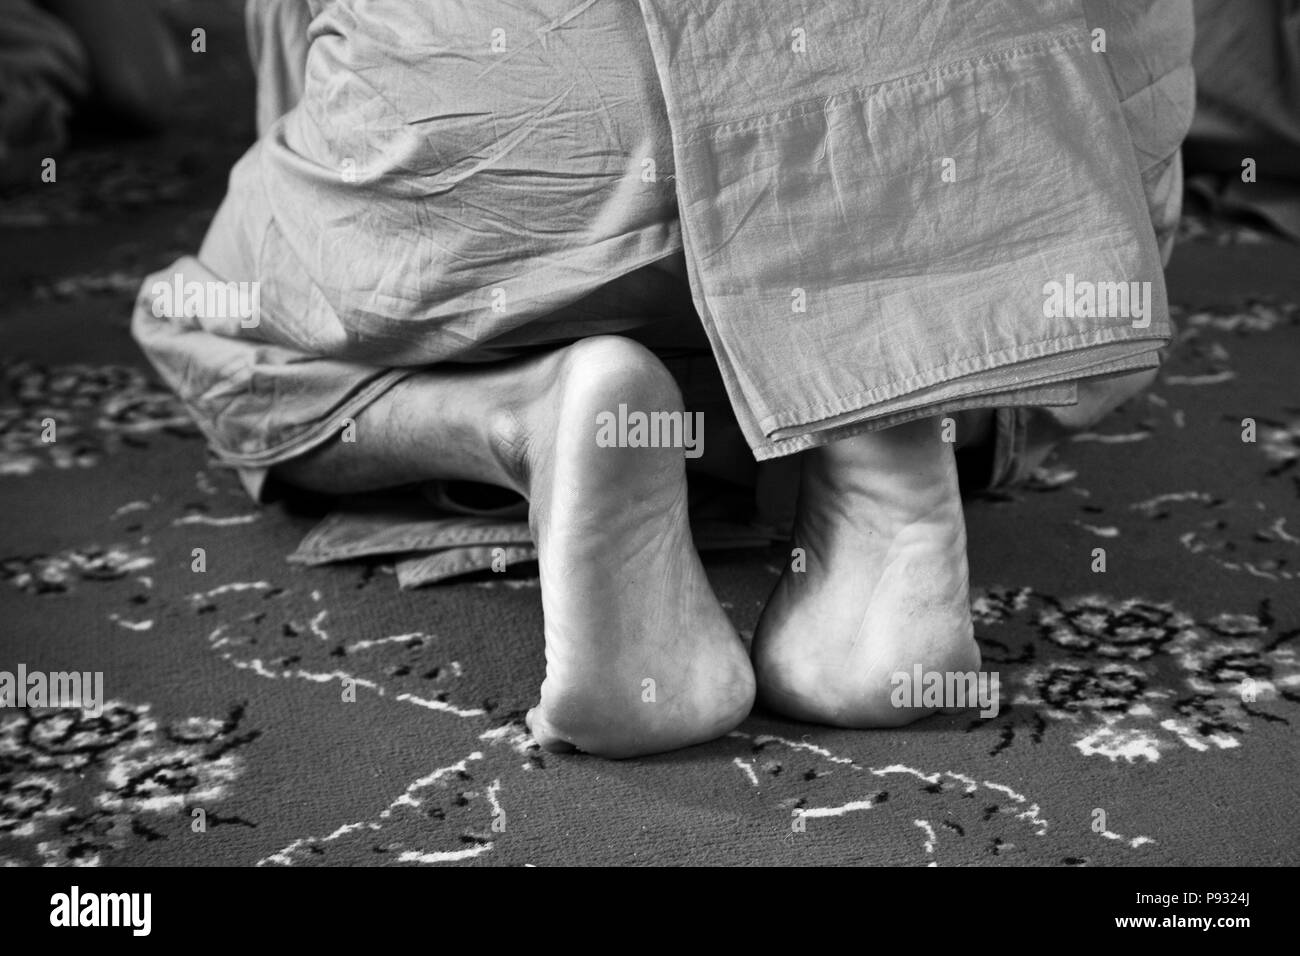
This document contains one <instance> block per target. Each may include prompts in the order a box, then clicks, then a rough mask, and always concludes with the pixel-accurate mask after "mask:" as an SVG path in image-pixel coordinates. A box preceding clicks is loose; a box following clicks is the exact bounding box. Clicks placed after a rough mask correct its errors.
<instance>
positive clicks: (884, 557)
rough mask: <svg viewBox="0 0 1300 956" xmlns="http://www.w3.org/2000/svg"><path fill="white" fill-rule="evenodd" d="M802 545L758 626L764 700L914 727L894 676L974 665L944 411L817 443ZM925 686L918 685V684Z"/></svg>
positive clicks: (818, 716)
mask: <svg viewBox="0 0 1300 956" xmlns="http://www.w3.org/2000/svg"><path fill="white" fill-rule="evenodd" d="M793 543H794V547H795V548H797V549H802V560H803V561H805V562H806V566H805V567H804V569H803V570H799V569H798V568H799V567H800V558H799V555H800V552H795V557H794V558H792V561H791V564H790V565H788V566H787V567H786V570H785V572H784V574H783V575H782V577H781V580H780V581H779V582H778V584H777V587H776V590H775V591H774V592H773V594H772V597H771V599H770V600H769V601H768V604H767V607H766V609H765V610H764V612H763V616H762V618H761V620H760V621H759V624H758V628H757V630H756V631H755V634H754V647H753V657H754V668H755V673H756V675H757V679H758V688H759V697H760V699H761V700H762V701H763V702H764V703H765V704H766V705H767V706H769V707H771V708H772V709H774V710H777V711H780V712H782V713H785V714H787V715H789V716H791V717H795V718H798V719H800V720H808V721H813V722H816V723H826V724H834V725H837V726H844V727H885V726H897V725H899V724H905V723H908V722H910V721H912V720H916V719H917V718H919V717H922V716H925V715H926V714H927V713H930V712H931V711H927V710H924V709H920V708H918V707H912V706H908V707H897V706H895V705H894V702H893V700H891V698H892V697H893V696H894V695H893V691H894V689H895V686H896V684H895V683H894V682H893V678H894V675H896V674H899V673H903V674H906V675H908V677H909V679H910V678H911V677H912V676H913V675H914V674H915V668H916V666H917V665H920V667H921V670H922V671H923V672H929V673H932V672H940V673H946V672H953V671H957V672H967V671H975V670H978V668H979V665H980V654H979V648H978V647H977V646H976V644H975V641H974V637H973V633H972V628H971V619H970V599H969V593H968V572H967V565H966V528H965V523H964V521H963V518H962V510H961V498H960V496H959V494H958V490H957V468H956V463H955V460H954V458H953V450H952V445H950V444H947V443H945V442H943V441H941V440H940V434H939V428H938V424H937V422H935V421H934V420H926V421H921V422H914V423H909V424H907V425H901V426H898V427H896V428H891V429H888V430H886V431H882V432H874V433H870V434H867V435H859V436H855V437H853V438H849V439H845V440H843V441H839V442H835V443H833V444H830V445H826V446H823V447H820V448H815V449H813V450H811V451H808V452H806V453H805V455H804V462H803V476H802V483H801V488H800V495H799V510H798V517H797V519H796V523H795V535H794V542H793ZM917 690H918V692H919V688H917Z"/></svg>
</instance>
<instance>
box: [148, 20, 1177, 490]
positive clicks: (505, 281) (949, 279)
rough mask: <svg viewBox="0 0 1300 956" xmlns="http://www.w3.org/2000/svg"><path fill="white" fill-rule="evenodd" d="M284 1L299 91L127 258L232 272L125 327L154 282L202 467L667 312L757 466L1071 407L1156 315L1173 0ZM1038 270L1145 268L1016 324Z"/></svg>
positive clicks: (261, 452) (157, 339) (1036, 287)
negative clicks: (180, 312)
mask: <svg viewBox="0 0 1300 956" xmlns="http://www.w3.org/2000/svg"><path fill="white" fill-rule="evenodd" d="M311 9H312V12H313V13H314V14H315V16H314V19H313V20H312V21H311V25H310V29H309V33H308V41H309V45H308V48H307V56H306V81H305V84H304V86H303V93H302V99H301V101H300V102H298V104H297V105H296V106H295V107H294V108H292V109H290V110H289V111H288V112H287V113H286V114H285V115H284V116H283V117H282V118H280V119H279V120H278V121H276V122H275V123H274V124H273V125H272V126H271V127H270V129H269V130H268V131H267V133H266V135H265V136H264V137H263V138H262V139H261V140H260V141H259V142H258V143H257V144H256V145H255V146H254V147H253V148H252V149H251V150H250V151H249V153H248V154H247V155H246V156H245V157H244V158H243V159H242V160H241V161H240V163H239V164H238V166H237V167H236V168H235V170H234V172H233V173H232V177H231V188H230V192H229V194H228V196H227V198H226V201H225V203H224V204H223V206H222V208H221V210H220V211H219V213H218V215H217V217H216V220H215V221H214V223H213V226H212V228H211V230H210V232H209V235H208V237H207V240H206V241H205V243H204V247H203V249H202V250H200V252H199V255H198V258H197V260H195V259H187V260H182V261H181V262H179V263H177V264H176V266H174V267H172V269H171V270H164V271H163V272H162V273H160V274H159V276H161V277H163V278H170V275H171V273H174V272H178V271H179V272H182V273H183V274H184V276H185V278H186V279H189V278H191V277H197V278H202V279H209V280H210V281H217V280H226V281H258V282H260V283H261V321H260V324H258V326H257V327H256V328H251V329H246V328H243V327H241V326H240V325H239V324H238V323H231V322H228V321H227V322H221V321H214V320H212V319H211V318H194V317H190V318H185V317H175V316H158V315H155V314H154V309H153V308H152V306H153V304H154V303H153V302H152V299H151V295H150V293H149V290H150V288H151V283H152V281H156V280H157V279H158V278H159V276H154V277H150V280H147V281H146V284H145V289H144V290H143V291H142V296H141V299H140V302H139V304H138V307H137V310H136V316H135V321H134V329H135V333H136V335H137V338H138V339H139V340H140V342H141V344H142V345H143V346H144V348H145V350H146V352H147V353H148V354H149V355H150V357H151V359H153V360H154V362H155V364H156V365H157V366H158V367H159V370H160V372H161V373H162V374H163V375H164V377H165V378H167V380H168V381H169V382H170V383H171V384H172V385H173V387H175V388H176V389H177V390H178V392H179V393H180V394H181V396H182V397H183V398H184V399H185V401H186V402H187V404H188V406H189V407H190V409H191V411H192V412H193V413H194V415H195V417H196V420H197V421H198V422H199V424H200V426H201V427H202V428H203V429H204V431H205V432H206V433H207V435H208V437H209V438H210V440H211V441H212V443H213V445H214V447H215V448H216V449H217V451H218V454H220V455H221V456H222V457H223V458H224V459H225V460H226V461H228V462H230V463H232V464H235V465H240V466H246V467H247V466H256V467H266V466H269V465H270V464H273V463H275V462H277V461H283V460H286V459H287V458H289V457H292V456H293V455H296V454H300V453H301V452H302V451H303V450H305V449H306V448H309V447H311V446H312V445H313V444H319V443H320V442H322V441H325V440H328V439H329V438H330V437H331V435H333V434H334V433H335V431H336V429H337V427H338V422H339V418H340V416H342V415H345V414H352V413H353V412H355V411H356V409H357V407H358V406H359V405H363V404H364V403H365V401H368V400H373V398H374V396H375V395H376V394H379V393H382V391H383V389H384V388H386V387H387V386H388V385H391V383H392V382H393V381H395V380H398V379H400V377H402V376H403V375H405V374H409V372H410V371H412V370H416V369H419V368H422V367H427V366H430V365H435V364H438V363H441V362H452V361H454V362H466V361H485V360H491V359H495V358H501V357H505V356H508V355H511V354H516V353H517V352H518V350H520V349H524V348H532V347H538V346H548V345H557V344H562V343H564V342H567V341H572V340H573V339H575V338H579V337H581V336H583V335H590V334H595V333H601V332H604V333H609V332H615V333H627V332H632V331H635V330H638V329H641V330H644V329H646V328H654V327H658V326H661V325H663V324H664V323H666V322H668V321H669V320H670V319H673V318H675V319H676V320H677V321H678V325H679V327H684V324H683V323H682V321H681V319H682V317H683V316H685V317H686V318H687V319H688V320H689V322H688V323H686V324H690V323H695V324H700V325H702V327H703V329H704V331H705V332H706V333H707V337H708V344H709V346H710V347H711V349H712V353H713V356H714V358H715V360H716V363H717V366H718V368H719V369H720V371H721V376H722V380H723V382H724V384H725V387H726V391H727V394H728V396H729V398H730V403H731V407H732V410H733V412H734V414H735V416H736V418H737V421H738V422H739V425H740V427H741V429H742V431H743V433H744V436H745V438H746V440H747V442H748V443H749V445H750V448H751V450H752V452H753V454H754V456H755V457H756V458H759V459H765V458H771V457H773V456H777V455H783V454H788V453H790V452H793V451H797V450H800V449H801V448H806V447H809V446H811V445H813V444H817V443H821V442H825V441H830V440H834V439H836V438H839V437H843V436H844V435H847V434H851V433H852V432H853V431H855V430H860V429H862V428H878V427H884V426H886V425H889V424H893V423H896V422H899V421H904V420H907V419H909V418H914V417H917V416H920V415H931V414H938V413H947V412H955V411H958V410H961V409H968V408H990V407H994V406H1021V405H1026V404H1033V405H1037V406H1053V405H1056V406H1070V405H1071V404H1072V403H1076V402H1077V401H1078V400H1079V388H1080V387H1081V386H1080V385H1079V382H1081V381H1083V382H1091V381H1096V380H1098V379H1099V378H1100V377H1105V376H1115V375H1117V374H1120V373H1124V372H1129V373H1133V374H1137V373H1140V372H1142V371H1143V370H1146V369H1150V368H1151V367H1153V366H1154V365H1155V363H1156V361H1157V356H1156V351H1157V349H1158V348H1159V346H1160V345H1162V344H1163V343H1164V342H1165V341H1166V340H1167V338H1168V336H1169V331H1170V326H1169V322H1168V314H1167V308H1166V304H1165V299H1164V283H1163V277H1162V272H1161V249H1160V240H1163V239H1166V238H1167V235H1168V234H1169V232H1170V229H1171V227H1170V216H1171V214H1172V216H1173V217H1174V219H1176V199H1172V198H1171V196H1173V195H1174V193H1175V192H1176V189H1175V186H1176V181H1177V176H1178V172H1177V163H1176V158H1175V157H1176V152H1177V144H1178V140H1179V139H1180V138H1181V132H1180V131H1179V128H1180V124H1181V122H1182V121H1181V119H1180V117H1181V116H1182V115H1183V113H1187V114H1188V115H1190V103H1191V82H1190V71H1189V70H1187V69H1186V56H1184V50H1183V46H1184V44H1183V43H1182V41H1181V40H1180V39H1179V38H1180V37H1181V36H1182V35H1183V34H1186V35H1187V37H1188V38H1189V39H1190V32H1189V31H1190V18H1189V13H1188V9H1189V8H1188V6H1187V4H1186V3H1175V2H1172V0H1150V2H1147V3H1127V4H1118V3H1098V2H1080V0H1034V2H1029V0H1015V2H1013V0H1000V2H974V0H970V2H958V0H950V2H944V3H938V2H935V3H917V2H915V0H907V2H904V0H893V2H884V3H874V4H862V3H855V2H851V0H829V2H824V3H821V4H818V5H817V6H816V7H815V8H813V9H808V10H802V11H800V12H799V13H798V15H797V16H796V15H795V14H793V13H792V12H791V11H789V10H788V9H786V5H785V4H782V3H779V2H777V0H754V2H749V3H722V2H713V3H696V4H689V5H687V4H675V3H668V2H660V0H642V2H641V3H640V5H639V6H634V5H632V4H630V3H620V2H612V0H606V2H601V0H586V2H575V0H529V2H525V3H509V4H507V3H504V2H485V0H479V2H475V3H469V2H447V3H443V4H439V5H438V7H437V15H436V16H435V15H434V14H433V13H432V12H431V11H430V10H429V9H427V8H426V7H425V6H423V5H419V4H412V3H409V2H400V0H372V2H368V3H365V4H360V3H353V2H345V0H313V2H312V4H311ZM1093 21H1098V22H1102V23H1105V24H1107V29H1108V30H1109V38H1108V48H1107V51H1106V52H1105V53H1098V52H1094V51H1093V50H1092V49H1091V44H1092V40H1093V34H1092V32H1091V31H1092V29H1093V28H1094V27H1095V25H1096V23H1094V22H1093ZM498 31H499V32H498ZM797 43H799V44H802V46H801V49H799V50H796V49H795V46H796V44H797ZM494 44H496V47H495V48H494ZM1186 52H1187V54H1188V55H1189V54H1190V51H1189V50H1188V51H1186ZM1183 128H1184V129H1185V127H1183ZM945 160H951V164H946V163H945V162H944V161H945ZM948 168H950V169H951V170H952V171H953V172H954V173H955V177H953V181H951V182H949V181H945V179H944V177H943V173H944V171H945V169H948ZM1153 221H1154V222H1155V226H1154V227H1153ZM679 257H683V261H684V263H685V266H686V270H685V271H686V273H687V279H688V286H687V283H683V282H681V281H674V279H673V276H672V273H671V271H670V270H667V269H663V268H661V267H660V264H662V263H665V262H670V261H672V260H673V259H675V258H679ZM1067 274H1072V275H1075V276H1077V277H1078V278H1080V279H1086V280H1089V281H1094V282H1102V281H1104V282H1149V283H1151V290H1152V296H1153V300H1152V302H1151V313H1152V314H1151V316H1150V324H1149V326H1147V327H1145V328H1136V327H1134V325H1133V323H1132V321H1131V319H1130V318H1128V317H1125V316H1118V317H1108V318H1104V319H1102V318H1096V317H1080V318H1063V317H1062V318H1048V317H1045V316H1044V309H1043V306H1044V285H1045V283H1047V282H1049V281H1064V279H1065V277H1066V276H1067ZM620 283H622V285H621V286H620ZM687 288H688V290H689V299H686V291H687ZM610 289H614V290H616V291H615V292H613V293H611V292H610V291H609V290H610ZM796 301H798V302H799V303H800V305H801V307H802V311H800V310H799V309H797V308H795V306H794V303H795V302H796ZM692 305H693V308H691V306H692Z"/></svg>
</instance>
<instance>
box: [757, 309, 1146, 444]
mask: <svg viewBox="0 0 1300 956" xmlns="http://www.w3.org/2000/svg"><path fill="white" fill-rule="evenodd" d="M1106 333H1110V334H1109V335H1107V334H1106ZM1142 333H1143V334H1141V335H1124V334H1123V330H1120V329H1102V330H1100V331H1099V332H1098V333H1094V334H1096V335H1101V336H1104V337H1102V338H1088V337H1085V336H1083V335H1081V334H1079V333H1076V334H1074V335H1067V336H1064V337H1061V338H1054V339H1039V340H1038V341H1035V342H1024V343H1021V344H1019V345H1013V346H1009V347H1008V348H1005V349H1002V350H1001V351H998V352H993V353H983V352H981V353H978V354H976V355H968V356H965V357H963V358H959V359H955V360H953V361H951V362H947V363H945V364H943V365H938V366H934V367H933V368H929V369H925V370H924V371H921V372H917V373H916V374H915V375H912V376H909V377H908V378H905V379H895V380H894V381H892V382H886V383H885V384H884V385H878V386H876V387H875V388H869V389H865V390H863V391H860V392H853V393H851V394H849V395H847V396H839V397H838V398H837V399H835V401H836V402H842V403H848V404H853V405H857V406H858V407H859V409H860V408H861V406H862V403H864V402H870V401H871V400H872V398H873V397H874V398H877V399H880V398H883V399H885V400H889V399H892V398H898V397H900V396H902V395H903V394H905V393H906V391H907V390H908V388H909V387H911V386H913V385H919V386H920V387H922V388H924V387H928V386H929V385H938V384H943V382H941V381H940V379H939V378H938V376H942V374H943V373H944V372H946V371H949V370H950V369H955V368H956V367H957V366H960V365H964V364H965V363H967V362H972V361H976V360H978V359H988V360H990V364H987V365H983V366H982V367H979V368H976V369H973V370H972V371H970V372H968V373H965V374H967V375H977V374H979V373H981V372H989V371H993V370H994V369H998V368H1005V367H1006V366H1008V365H1010V364H1012V363H1013V362H1014V361H1015V360H1016V359H1017V357H1027V356H1024V355H1023V353H1024V352H1025V351H1026V350H1031V349H1036V348H1038V347H1039V346H1044V347H1046V350H1045V351H1044V352H1043V353H1042V354H1040V355H1034V356H1032V357H1033V358H1046V357H1047V356H1050V355H1060V354H1061V353H1063V352H1065V351H1066V347H1067V346H1068V345H1069V343H1071V342H1078V341H1080V339H1083V341H1082V342H1081V343H1080V344H1082V345H1086V346H1096V345H1112V344H1115V343H1119V342H1141V341H1143V340H1144V339H1150V340H1153V341H1154V340H1156V339H1159V338H1162V336H1159V335H1153V334H1152V333H1151V331H1150V330H1148V329H1143V330H1142ZM1052 346H1055V348H1052ZM1004 359H1005V360H1004ZM961 377H964V376H961ZM927 379H928V380H930V381H929V382H928V383H927V382H926V381H925V380H927ZM853 410H854V409H852V408H843V409H839V410H836V409H835V408H834V407H833V404H832V403H831V402H819V403H817V404H814V405H805V406H803V407H802V408H798V409H796V410H794V411H793V412H789V413H786V414H784V415H769V416H767V417H766V418H764V419H762V420H761V421H760V422H759V427H760V428H762V429H763V430H764V431H765V432H766V431H771V430H773V429H774V428H775V429H783V428H793V427H796V426H798V425H811V424H814V423H815V422H818V421H821V420H823V419H825V418H829V417H831V416H835V415H844V414H848V413H849V412H852V411H853ZM786 415H788V416H789V417H788V418H787V417H786ZM810 416H815V417H810ZM796 419H798V420H796Z"/></svg>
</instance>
